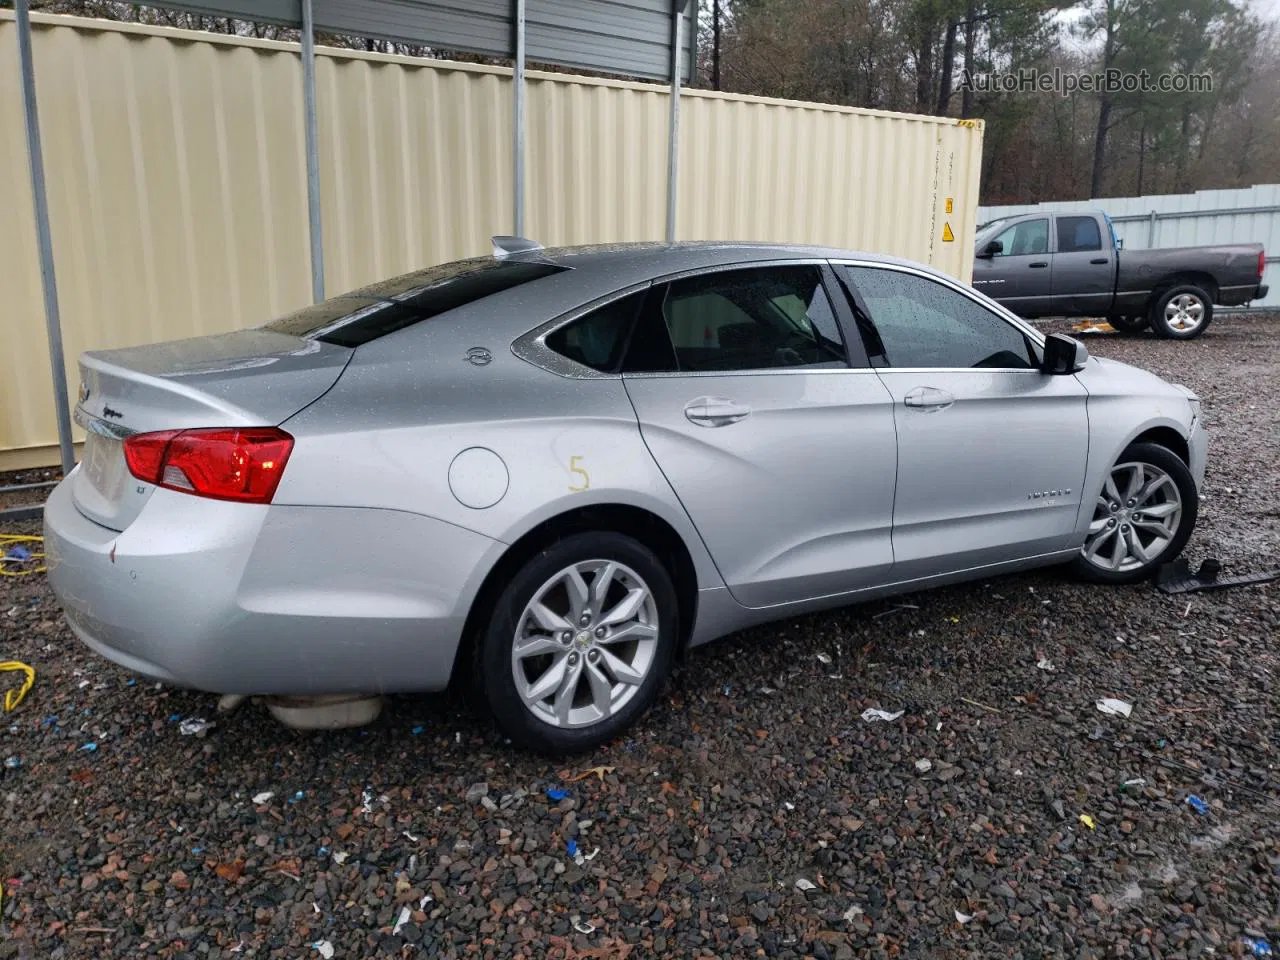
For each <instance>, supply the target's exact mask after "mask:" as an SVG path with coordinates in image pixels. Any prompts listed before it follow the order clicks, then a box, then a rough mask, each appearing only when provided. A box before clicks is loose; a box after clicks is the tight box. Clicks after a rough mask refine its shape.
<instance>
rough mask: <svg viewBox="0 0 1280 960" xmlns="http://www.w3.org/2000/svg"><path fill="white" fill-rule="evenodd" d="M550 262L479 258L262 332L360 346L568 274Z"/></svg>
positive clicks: (338, 300)
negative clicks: (480, 302) (449, 311)
mask: <svg viewBox="0 0 1280 960" xmlns="http://www.w3.org/2000/svg"><path fill="white" fill-rule="evenodd" d="M567 269H568V268H567V267H562V266H558V265H556V264H554V263H546V262H545V261H530V260H495V259H493V258H492V257H477V258H475V259H473V260H457V261H455V262H453V263H446V264H442V265H440V266H437V267H430V268H428V269H426V270H419V271H417V272H415V273H406V274H405V275H404V276H402V277H395V278H394V279H392V280H384V281H382V282H381V283H374V284H370V285H369V286H367V287H361V288H360V289H359V290H353V291H351V292H350V293H344V294H340V295H339V296H336V297H330V298H329V299H328V300H325V301H324V302H323V303H317V304H315V305H314V306H310V307H303V308H302V309H301V310H297V311H295V312H294V313H290V314H288V315H286V316H283V317H281V318H279V319H278V320H273V321H271V322H270V323H268V324H266V325H265V326H264V327H263V329H265V330H272V331H274V332H276V333H284V334H289V335H290V336H295V337H305V338H308V339H312V340H321V341H323V342H325V343H333V344H337V345H338V346H342V347H358V346H360V345H361V344H362V343H368V342H369V341H371V340H376V339H378V338H379V337H384V336H386V335H387V334H389V333H394V332H395V331H397V330H402V329H404V328H405V327H407V326H410V325H411V324H414V323H418V322H419V321H421V320H427V319H430V318H431V317H435V316H439V315H440V314H442V313H444V312H446V311H448V310H453V309H455V308H456V307H461V306H465V305H466V304H469V303H474V302H475V301H477V300H482V299H484V298H485V297H488V296H492V295H493V294H495V293H501V292H502V291H503V290H510V289H511V288H512V287H517V286H519V285H520V284H522V283H529V282H530V281H532V280H538V279H541V278H542V277H547V276H550V275H552V274H554V273H559V272H560V271H562V270H567Z"/></svg>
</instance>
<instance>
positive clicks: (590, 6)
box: [152, 0, 698, 80]
mask: <svg viewBox="0 0 1280 960" xmlns="http://www.w3.org/2000/svg"><path fill="white" fill-rule="evenodd" d="M313 2H314V18H315V28H316V30H318V31H323V32H327V33H342V34H350V35H353V36H358V37H370V38H373V39H377V40H390V41H393V42H397V43H418V44H422V45H424V46H429V47H439V48H442V49H445V50H461V51H465V52H467V53H479V54H486V55H488V56H498V57H510V56H514V54H515V47H514V36H515V30H514V26H513V17H514V4H513V3H512V0H313ZM152 5H153V6H158V7H167V8H169V9H174V10H185V11H188V12H191V13H199V14H204V15H206V16H215V17H234V18H236V19H240V20H257V21H261V22H265V23H279V24H285V25H290V26H296V25H297V24H298V23H299V21H300V18H301V14H300V12H299V9H300V8H299V4H298V2H297V0H174V2H169V0H162V2H155V3H153V4H152ZM697 6H698V4H697V2H696V0H694V2H690V3H689V4H688V6H687V7H686V8H685V11H684V16H685V27H684V30H682V31H681V34H682V37H683V40H682V42H681V60H682V67H681V72H682V73H683V75H684V77H685V78H686V79H687V78H688V77H689V76H691V74H692V69H693V64H694V56H695V50H696V48H695V41H694V38H695V37H696V36H697V30H696V29H695V27H696V19H695V18H696V16H697ZM671 14H672V0H527V7H526V11H525V56H526V57H527V58H528V59H529V60H531V61H535V62H540V63H552V64H557V65H560V66H566V67H575V68H578V69H582V70H592V71H598V72H600V73H612V74H618V75H622V76H628V77H645V78H649V79H655V80H667V79H670V77H671V52H670V51H671V33H672V31H671Z"/></svg>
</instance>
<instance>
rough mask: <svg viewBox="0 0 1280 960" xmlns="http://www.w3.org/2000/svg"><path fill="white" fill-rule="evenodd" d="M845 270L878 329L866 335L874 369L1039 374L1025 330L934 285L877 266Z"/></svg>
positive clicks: (867, 315) (946, 288) (866, 331)
mask: <svg viewBox="0 0 1280 960" xmlns="http://www.w3.org/2000/svg"><path fill="white" fill-rule="evenodd" d="M841 269H842V270H843V271H844V276H845V278H846V279H847V280H848V281H849V283H850V284H851V285H852V287H853V289H854V290H855V291H856V296H857V297H858V298H859V299H860V301H861V304H860V307H861V309H862V310H863V312H864V313H865V314H866V319H867V321H869V323H870V326H871V327H872V328H874V333H873V334H872V331H870V330H867V329H864V330H863V337H864V339H865V340H867V341H868V342H867V344H866V346H867V353H868V355H869V356H870V358H871V365H872V366H873V367H893V368H925V369H929V368H933V369H966V368H982V369H1002V370H1033V369H1036V362H1035V355H1034V354H1033V353H1032V351H1031V347H1030V345H1029V344H1028V343H1027V338H1026V336H1025V335H1024V334H1023V333H1022V331H1021V330H1019V329H1017V328H1016V327H1015V326H1013V324H1011V323H1009V322H1008V321H1006V320H1005V319H1004V318H1003V317H999V316H997V315H996V314H994V313H992V312H991V311H990V310H987V309H986V308H985V307H983V306H981V305H980V304H978V303H977V302H975V301H973V300H971V299H969V298H968V297H966V296H964V295H962V294H959V293H957V292H955V291H954V290H952V289H950V288H949V287H946V286H943V285H942V284H941V283H938V282H937V281H936V280H931V279H929V278H928V277H923V276H920V275H919V274H915V273H906V272H904V271H901V270H886V269H881V268H877V267H842V268H841ZM869 334H870V335H869Z"/></svg>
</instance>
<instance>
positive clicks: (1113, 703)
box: [1097, 697, 1133, 717]
mask: <svg viewBox="0 0 1280 960" xmlns="http://www.w3.org/2000/svg"><path fill="white" fill-rule="evenodd" d="M1097 707H1098V712H1099V713H1105V714H1107V715H1108V716H1112V717H1127V716H1129V714H1131V713H1133V704H1132V703H1129V702H1127V701H1125V700H1113V699H1112V698H1111V697H1103V698H1102V699H1101V700H1099V701H1098V703H1097Z"/></svg>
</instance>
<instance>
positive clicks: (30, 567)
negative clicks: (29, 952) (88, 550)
mask: <svg viewBox="0 0 1280 960" xmlns="http://www.w3.org/2000/svg"><path fill="white" fill-rule="evenodd" d="M15 543H35V544H43V543H44V537H29V536H23V535H21V534H13V533H0V576H5V577H29V576H31V575H32V574H35V573H44V571H45V566H44V564H39V565H36V562H37V561H40V560H43V559H44V552H43V551H37V550H32V551H31V556H30V557H28V558H27V559H26V560H11V559H9V558H8V557H6V556H5V553H6V551H7V550H8V548H9V546H10V545H11V544H15ZM10 671H18V672H21V673H22V674H24V676H25V679H24V680H23V681H22V686H20V687H18V688H17V689H16V690H6V691H5V694H4V712H5V713H11V712H12V711H14V710H17V709H18V705H19V704H20V703H22V700H23V698H24V697H26V695H27V694H28V693H30V692H31V688H32V687H33V686H35V682H36V672H35V670H34V669H32V668H31V667H29V666H27V665H26V664H25V663H22V662H21V661H19V660H3V661H0V673H7V672H10ZM3 896H4V894H3V893H0V897H3Z"/></svg>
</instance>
